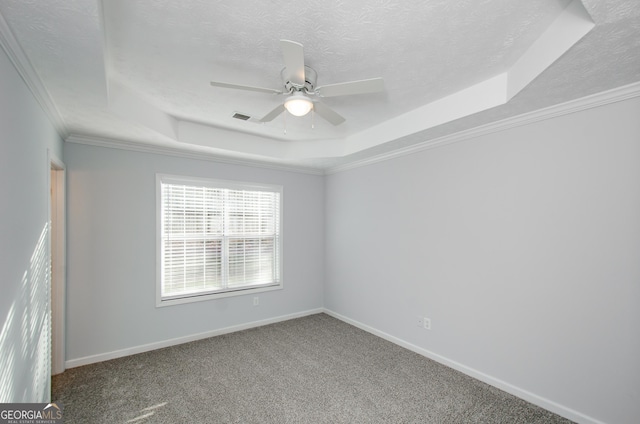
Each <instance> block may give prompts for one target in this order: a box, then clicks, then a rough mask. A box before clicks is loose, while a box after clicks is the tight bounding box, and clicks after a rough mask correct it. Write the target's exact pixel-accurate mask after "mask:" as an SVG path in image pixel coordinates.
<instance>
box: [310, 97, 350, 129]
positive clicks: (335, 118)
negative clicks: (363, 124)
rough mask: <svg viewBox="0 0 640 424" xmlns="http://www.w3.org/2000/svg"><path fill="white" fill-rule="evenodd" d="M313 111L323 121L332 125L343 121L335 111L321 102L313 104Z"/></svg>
mask: <svg viewBox="0 0 640 424" xmlns="http://www.w3.org/2000/svg"><path fill="white" fill-rule="evenodd" d="M313 110H314V111H315V112H316V113H317V114H318V115H320V116H322V117H323V118H324V119H326V120H327V121H329V122H330V123H332V124H333V125H340V124H342V123H343V122H344V121H345V119H344V118H343V117H342V116H340V115H339V114H338V113H337V112H336V111H334V110H333V109H331V108H330V107H329V106H327V105H325V104H324V103H322V102H314V103H313Z"/></svg>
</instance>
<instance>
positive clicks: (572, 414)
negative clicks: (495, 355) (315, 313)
mask: <svg viewBox="0 0 640 424" xmlns="http://www.w3.org/2000/svg"><path fill="white" fill-rule="evenodd" d="M323 312H324V313H326V314H327V315H330V316H332V317H334V318H337V319H339V320H340V321H344V322H346V323H347V324H351V325H353V326H354V327H358V328H360V329H361V330H364V331H366V332H368V333H371V334H373V335H375V336H378V337H381V338H383V339H385V340H387V341H390V342H391V343H394V344H397V345H398V346H402V347H404V348H405V349H409V350H411V351H413V352H415V353H417V354H419V355H422V356H425V357H427V358H429V359H432V360H434V361H436V362H439V363H441V364H443V365H446V366H448V367H450V368H453V369H454V370H457V371H460V372H462V373H464V374H466V375H468V376H470V377H473V378H475V379H477V380H480V381H482V382H484V383H487V384H489V385H491V386H493V387H497V388H498V389H500V390H503V391H505V392H507V393H510V394H512V395H514V396H517V397H519V398H520V399H524V400H526V401H527V402H530V403H532V404H534V405H537V406H539V407H541V408H544V409H546V410H548V411H551V412H553V413H555V414H558V415H560V416H562V417H565V418H568V419H570V420H572V421H575V422H577V423H581V424H605V423H603V422H602V421H599V420H597V419H595V418H592V417H589V416H587V415H585V414H582V413H580V412H578V411H574V410H573V409H571V408H567V407H566V406H563V405H560V404H559V403H556V402H554V401H552V400H549V399H546V398H544V397H542V396H538V395H536V394H535V393H531V392H529V391H527V390H524V389H521V388H519V387H517V386H514V385H513V384H510V383H507V382H506V381H503V380H500V379H498V378H495V377H492V376H490V375H487V374H485V373H483V372H480V371H478V370H475V369H473V368H470V367H468V366H466V365H464V364H461V363H459V362H456V361H453V360H451V359H448V358H446V357H444V356H441V355H438V354H437V353H433V352H431V351H429V350H427V349H423V348H421V347H419V346H416V345H414V344H412V343H409V342H407V341H405V340H402V339H399V338H398V337H395V336H392V335H390V334H387V333H385V332H383V331H380V330H377V329H375V328H373V327H370V326H368V325H366V324H363V323H361V322H359V321H356V320H353V319H351V318H348V317H345V316H344V315H340V314H339V313H337V312H334V311H332V310H330V309H326V308H325V309H324V310H323Z"/></svg>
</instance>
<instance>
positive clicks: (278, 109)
mask: <svg viewBox="0 0 640 424" xmlns="http://www.w3.org/2000/svg"><path fill="white" fill-rule="evenodd" d="M282 112H284V105H282V104H281V105H278V106H277V107H276V108H275V109H273V110H272V111H271V112H269V113H267V114H266V115H265V116H263V117H262V119H260V122H271V121H273V120H274V119H275V118H276V117H277V116H278V115H280V114H281V113H282Z"/></svg>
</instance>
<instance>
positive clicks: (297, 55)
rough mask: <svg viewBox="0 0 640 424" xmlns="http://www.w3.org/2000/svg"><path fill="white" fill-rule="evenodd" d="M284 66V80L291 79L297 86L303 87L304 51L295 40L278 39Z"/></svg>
mask: <svg viewBox="0 0 640 424" xmlns="http://www.w3.org/2000/svg"><path fill="white" fill-rule="evenodd" d="M280 48H281V49H282V57H283V59H284V66H285V69H286V70H285V82H286V81H291V83H292V84H294V85H297V86H298V87H304V83H305V79H304V52H303V48H302V44H300V43H296V42H295V41H289V40H280Z"/></svg>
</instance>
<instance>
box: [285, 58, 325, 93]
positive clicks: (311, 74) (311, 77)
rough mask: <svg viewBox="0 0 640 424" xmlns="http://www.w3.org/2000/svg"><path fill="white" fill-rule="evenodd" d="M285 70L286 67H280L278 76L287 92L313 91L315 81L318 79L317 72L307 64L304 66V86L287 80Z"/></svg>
mask: <svg viewBox="0 0 640 424" xmlns="http://www.w3.org/2000/svg"><path fill="white" fill-rule="evenodd" d="M286 70H287V68H282V71H280V77H281V78H282V83H283V84H284V87H285V89H286V90H287V91H288V92H292V91H301V90H304V91H306V92H307V93H309V94H312V93H313V92H314V90H315V87H316V82H317V80H318V73H317V72H316V71H315V70H314V69H312V68H310V67H308V66H307V65H305V66H304V87H300V86H299V85H298V84H294V83H292V82H291V81H288V80H287V77H286V74H287V72H286Z"/></svg>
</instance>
